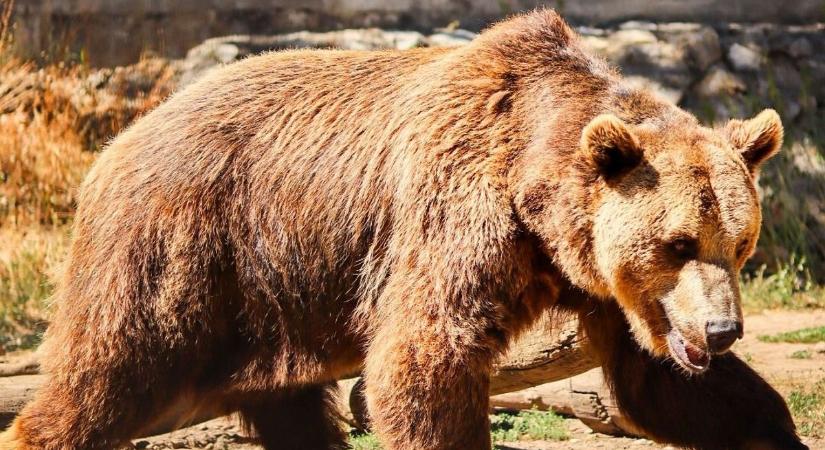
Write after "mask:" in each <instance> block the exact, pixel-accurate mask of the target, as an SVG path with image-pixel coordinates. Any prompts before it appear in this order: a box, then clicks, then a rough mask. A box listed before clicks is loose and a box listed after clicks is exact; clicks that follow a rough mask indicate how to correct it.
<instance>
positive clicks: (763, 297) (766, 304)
mask: <svg viewBox="0 0 825 450" xmlns="http://www.w3.org/2000/svg"><path fill="white" fill-rule="evenodd" d="M740 286H741V289H742V306H743V307H744V309H745V310H746V311H747V312H758V311H762V310H766V309H807V308H825V287H823V286H822V285H817V284H815V283H814V281H813V278H812V276H811V274H810V270H809V269H808V267H807V265H806V262H805V259H804V258H796V257H794V256H791V258H790V260H789V261H788V262H787V263H784V264H777V269H776V270H775V271H774V272H773V273H770V274H768V273H767V268H766V266H764V265H763V266H762V267H760V268H759V269H757V270H756V272H755V273H753V274H745V275H743V276H742V280H741V283H740Z"/></svg>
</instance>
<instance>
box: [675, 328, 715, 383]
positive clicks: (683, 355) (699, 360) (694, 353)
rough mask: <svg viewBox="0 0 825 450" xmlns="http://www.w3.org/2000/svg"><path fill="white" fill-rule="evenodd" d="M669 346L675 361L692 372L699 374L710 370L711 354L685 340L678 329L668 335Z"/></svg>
mask: <svg viewBox="0 0 825 450" xmlns="http://www.w3.org/2000/svg"><path fill="white" fill-rule="evenodd" d="M667 346H668V349H669V350H670V354H671V356H672V357H673V359H674V360H675V361H676V362H677V363H678V364H679V365H680V366H682V367H684V368H685V369H687V370H689V371H690V372H692V373H697V374H698V373H702V372H704V371H705V370H707V369H708V366H709V365H710V353H708V352H707V351H706V350H704V349H702V348H701V347H699V346H698V345H696V344H693V343H692V342H690V341H688V340H687V339H685V337H684V336H683V335H682V333H681V332H680V331H679V330H678V329H676V327H672V328H671V329H670V332H668V334H667Z"/></svg>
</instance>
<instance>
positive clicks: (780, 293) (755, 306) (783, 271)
mask: <svg viewBox="0 0 825 450" xmlns="http://www.w3.org/2000/svg"><path fill="white" fill-rule="evenodd" d="M824 198H825V197H824ZM775 267H776V269H775V271H774V272H773V273H770V274H768V272H767V266H765V265H763V266H761V267H760V268H758V269H757V270H756V271H754V272H751V273H745V275H743V276H742V283H741V286H742V303H743V306H744V308H745V310H746V311H748V312H755V311H761V310H765V309H779V308H783V309H805V308H823V307H825V287H823V286H822V285H818V284H816V283H815V281H814V279H813V276H812V275H811V271H810V270H809V269H808V267H807V264H806V260H805V258H797V257H795V256H791V257H790V260H789V261H788V262H787V263H784V264H776V266H775Z"/></svg>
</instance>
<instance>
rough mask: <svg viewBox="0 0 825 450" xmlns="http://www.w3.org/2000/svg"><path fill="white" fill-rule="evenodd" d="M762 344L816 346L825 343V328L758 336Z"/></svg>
mask: <svg viewBox="0 0 825 450" xmlns="http://www.w3.org/2000/svg"><path fill="white" fill-rule="evenodd" d="M757 337H758V339H759V340H760V341H762V342H787V343H791V344H814V343H817V342H825V327H812V328H803V329H801V330H796V331H788V332H785V333H779V334H774V335H761V336H757Z"/></svg>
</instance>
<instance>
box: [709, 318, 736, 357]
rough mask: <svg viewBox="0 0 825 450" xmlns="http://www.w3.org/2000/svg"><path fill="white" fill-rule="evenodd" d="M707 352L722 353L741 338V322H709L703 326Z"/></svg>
mask: <svg viewBox="0 0 825 450" xmlns="http://www.w3.org/2000/svg"><path fill="white" fill-rule="evenodd" d="M705 336H706V337H707V340H708V350H710V352H712V353H722V352H724V351H725V350H727V349H729V348H730V346H731V345H733V343H734V342H735V341H736V340H737V339H739V338H741V337H742V322H739V321H736V320H711V321H709V322H708V323H707V325H705Z"/></svg>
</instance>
